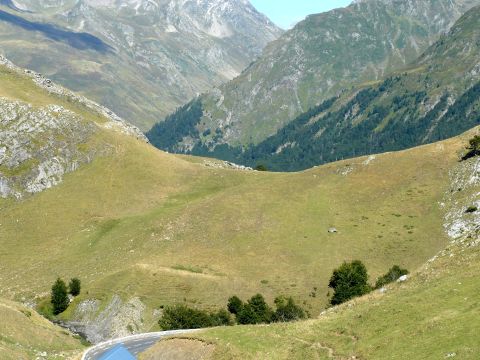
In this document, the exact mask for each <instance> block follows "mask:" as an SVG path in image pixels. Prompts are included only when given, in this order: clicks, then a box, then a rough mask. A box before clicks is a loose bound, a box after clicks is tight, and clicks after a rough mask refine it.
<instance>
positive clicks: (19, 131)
mask: <svg viewBox="0 0 480 360" xmlns="http://www.w3.org/2000/svg"><path fill="white" fill-rule="evenodd" d="M96 130H97V127H96V126H95V125H94V124H93V123H85V122H84V121H83V120H82V119H81V118H80V117H78V116H77V115H76V114H75V113H73V112H71V111H69V110H67V109H65V108H63V107H61V106H58V105H47V106H44V107H40V108H34V107H33V106H32V105H29V104H27V103H22V102H19V101H12V100H9V99H6V98H0V196H1V197H4V198H5V197H8V196H14V197H16V198H22V197H23V196H24V195H25V194H28V193H30V194H33V193H38V192H40V191H43V190H45V189H48V188H51V187H52V186H55V185H57V184H59V183H60V182H61V181H62V179H63V175H64V174H65V173H68V172H70V171H74V170H76V169H77V168H78V166H79V164H82V163H87V162H89V161H90V160H91V159H92V158H93V155H94V153H95V151H96V150H93V149H92V150H90V151H89V150H80V144H83V143H85V142H87V141H88V139H89V138H90V137H91V136H92V135H93V134H94V133H95V131H96Z"/></svg>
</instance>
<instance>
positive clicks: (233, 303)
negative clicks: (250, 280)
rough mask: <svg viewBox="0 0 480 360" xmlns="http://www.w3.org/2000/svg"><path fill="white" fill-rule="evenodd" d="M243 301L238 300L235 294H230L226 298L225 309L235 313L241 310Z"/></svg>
mask: <svg viewBox="0 0 480 360" xmlns="http://www.w3.org/2000/svg"><path fill="white" fill-rule="evenodd" d="M242 307H243V301H242V300H240V299H239V298H238V297H237V296H232V297H231V298H230V299H228V304H227V309H228V311H230V313H231V314H233V315H237V314H238V313H239V312H240V310H242Z"/></svg>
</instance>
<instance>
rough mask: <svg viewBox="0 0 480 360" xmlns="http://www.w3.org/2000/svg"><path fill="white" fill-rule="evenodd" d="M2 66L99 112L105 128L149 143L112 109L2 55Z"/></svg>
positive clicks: (50, 90) (0, 60) (137, 130)
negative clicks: (17, 64)
mask: <svg viewBox="0 0 480 360" xmlns="http://www.w3.org/2000/svg"><path fill="white" fill-rule="evenodd" d="M0 65H3V66H6V67H7V68H9V69H10V70H13V71H15V72H18V73H24V74H25V75H27V76H29V77H30V78H31V79H32V80H33V82H34V83H35V84H36V85H37V86H39V87H41V88H43V89H45V90H46V91H48V92H49V93H51V94H54V95H57V96H60V97H64V98H67V99H69V100H70V101H72V102H76V103H78V104H82V105H84V106H86V107H87V108H89V109H90V110H93V111H95V112H98V113H99V114H100V115H102V116H103V117H105V118H106V119H107V120H108V121H107V122H106V123H105V124H103V126H104V127H106V128H109V129H114V130H117V131H120V132H122V133H124V134H127V135H130V136H134V137H136V138H137V139H139V140H142V141H145V142H148V139H147V138H146V137H145V135H144V134H143V133H142V132H141V131H140V129H139V128H138V127H136V126H134V125H132V124H130V123H128V122H126V121H125V120H123V119H122V118H120V117H119V116H118V115H117V114H115V113H114V112H113V111H111V110H110V109H107V108H106V107H105V106H102V105H99V104H97V103H96V102H94V101H92V100H90V99H87V98H86V97H84V96H81V95H78V94H76V93H74V92H72V91H70V90H68V89H66V88H64V87H62V86H60V85H58V84H56V83H54V82H53V81H52V80H50V79H48V78H46V77H44V76H43V75H42V74H39V73H36V72H34V71H31V70H23V69H22V68H20V67H18V66H16V65H14V64H13V63H12V62H11V61H9V60H8V59H7V58H5V57H4V56H2V55H0Z"/></svg>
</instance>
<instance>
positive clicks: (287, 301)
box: [273, 296, 306, 322]
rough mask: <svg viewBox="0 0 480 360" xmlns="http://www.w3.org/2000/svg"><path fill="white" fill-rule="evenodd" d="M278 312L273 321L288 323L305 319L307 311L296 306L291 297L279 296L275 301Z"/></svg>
mask: <svg viewBox="0 0 480 360" xmlns="http://www.w3.org/2000/svg"><path fill="white" fill-rule="evenodd" d="M275 305H276V307H277V310H276V311H275V313H274V314H273V321H275V322H287V321H297V320H301V319H305V317H306V316H305V311H303V309H302V308H301V307H300V306H298V305H296V304H295V302H294V301H293V299H292V298H291V297H289V298H285V297H283V296H279V297H277V298H276V299H275Z"/></svg>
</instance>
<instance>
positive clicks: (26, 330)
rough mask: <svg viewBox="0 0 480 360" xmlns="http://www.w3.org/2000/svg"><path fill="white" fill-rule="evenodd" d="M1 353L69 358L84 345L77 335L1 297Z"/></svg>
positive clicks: (11, 359)
mask: <svg viewBox="0 0 480 360" xmlns="http://www.w3.org/2000/svg"><path fill="white" fill-rule="evenodd" d="M0 318H1V319H2V321H1V322H0V357H1V358H2V360H18V359H52V360H53V359H65V358H66V359H72V358H74V357H75V358H76V357H77V356H79V354H80V352H81V349H82V348H83V346H82V345H81V343H80V341H79V339H78V338H75V337H73V336H72V335H71V334H69V333H68V332H66V331H65V330H64V329H62V328H60V327H58V326H55V325H53V324H51V323H50V322H49V321H48V320H46V319H45V318H43V317H41V316H40V315H38V314H37V313H36V312H35V311H34V310H33V309H29V308H27V307H25V306H22V305H20V304H18V303H14V302H12V301H8V300H4V299H0Z"/></svg>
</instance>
